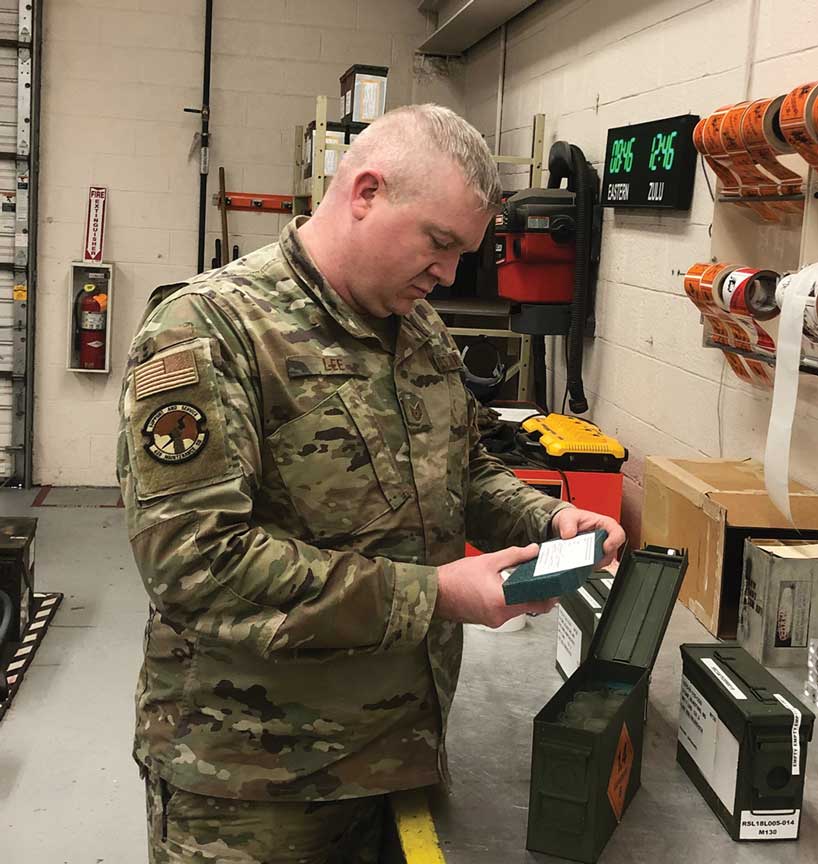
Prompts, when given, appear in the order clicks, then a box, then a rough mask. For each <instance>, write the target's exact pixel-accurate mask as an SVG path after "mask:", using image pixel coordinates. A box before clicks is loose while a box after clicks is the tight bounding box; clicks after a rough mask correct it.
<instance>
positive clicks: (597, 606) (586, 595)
mask: <svg viewBox="0 0 818 864" xmlns="http://www.w3.org/2000/svg"><path fill="white" fill-rule="evenodd" d="M577 594H579V596H580V597H582V599H583V600H584V601H585V602H586V603H587V604H588V605H589V606H590V607H591V609H601V608H602V604H601V603H597V601H596V600H594V598H593V597H592V596H591V593H590V592H589V591H588V589H587V588H577Z"/></svg>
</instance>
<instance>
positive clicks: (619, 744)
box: [526, 546, 687, 864]
mask: <svg viewBox="0 0 818 864" xmlns="http://www.w3.org/2000/svg"><path fill="white" fill-rule="evenodd" d="M686 568H687V554H686V553H679V552H678V551H677V550H674V549H667V548H664V547H662V548H659V547H654V546H648V547H647V548H645V549H642V550H640V551H635V552H627V553H626V554H625V557H624V558H623V560H622V563H621V565H620V567H619V571H618V573H617V576H616V578H615V579H614V582H613V586H612V587H611V589H610V596H609V598H608V602H607V603H606V604H605V608H604V610H603V612H602V617H601V619H600V621H599V624H598V626H597V629H596V633H595V634H594V637H593V640H592V642H591V646H590V651H589V654H588V658H587V659H586V660H585V662H583V663H582V664H581V665H580V667H579V669H577V671H576V672H575V673H574V674H573V675H572V676H571V677H570V678H569V679H568V680H567V681H566V682H565V684H563V686H562V687H561V688H560V689H559V690H558V691H557V693H556V695H555V696H554V697H553V698H552V699H551V700H550V701H549V702H548V704H547V705H546V706H545V707H544V708H543V709H542V711H540V713H539V714H538V715H537V716H536V717H535V718H534V745H533V752H532V760H531V791H530V796H529V809H528V840H527V843H526V846H527V848H528V849H530V850H531V851H534V852H545V853H547V854H549V855H558V856H560V857H563V858H570V859H572V860H575V861H584V862H587V864H593V862H595V861H596V860H597V859H598V858H599V855H600V854H601V852H602V850H603V848H604V847H605V844H606V843H607V842H608V839H609V838H610V836H611V834H612V833H613V832H614V830H615V829H616V826H617V824H618V823H619V821H620V820H621V819H622V816H623V814H624V813H625V811H626V810H627V808H628V805H629V804H630V802H631V800H632V799H633V796H634V795H635V794H636V791H637V789H638V788H639V785H640V780H641V768H642V741H643V734H644V724H645V715H646V711H647V694H648V679H649V677H650V672H651V669H652V668H653V664H654V662H655V661H656V655H657V654H658V653H659V646H660V645H661V642H662V639H663V637H664V634H665V630H666V629H667V624H668V621H669V620H670V615H671V612H672V611H673V604H674V603H675V602H676V597H677V596H678V593H679V588H680V587H681V584H682V579H683V578H684V573H685V570H686ZM588 703H593V704H592V707H587V706H588Z"/></svg>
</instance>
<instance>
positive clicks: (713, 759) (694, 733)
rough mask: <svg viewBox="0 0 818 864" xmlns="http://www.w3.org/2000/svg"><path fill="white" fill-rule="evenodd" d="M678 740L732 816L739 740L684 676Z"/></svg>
mask: <svg viewBox="0 0 818 864" xmlns="http://www.w3.org/2000/svg"><path fill="white" fill-rule="evenodd" d="M679 743H680V744H681V745H682V747H684V749H685V750H687V752H688V754H689V755H690V758H691V759H692V760H693V761H694V762H695V763H696V766H697V767H698V769H699V771H701V772H702V776H703V777H704V779H705V781H706V782H707V784H708V785H709V786H710V787H711V788H712V789H713V791H714V792H715V793H716V795H718V796H719V800H720V801H721V803H722V804H724V806H725V807H726V808H727V810H728V811H729V813H730V815H732V814H733V810H734V807H735V801H736V780H737V778H738V754H739V746H738V741H737V740H736V739H735V737H734V736H733V733H732V732H731V731H730V730H729V729H728V728H727V727H726V726H725V725H724V723H722V721H721V720H720V719H719V715H718V714H717V713H716V712H715V710H714V709H713V706H712V705H711V704H710V703H709V702H708V701H707V700H706V699H705V698H704V696H702V694H701V693H700V692H699V691H698V689H697V688H696V687H695V686H694V685H693V684H692V683H691V682H690V681H689V680H688V679H687V678H685V677H683V678H682V691H681V699H680V702H679Z"/></svg>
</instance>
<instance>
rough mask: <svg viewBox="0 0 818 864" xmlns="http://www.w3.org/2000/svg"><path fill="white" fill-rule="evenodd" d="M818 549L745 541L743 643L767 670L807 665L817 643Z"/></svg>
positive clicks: (799, 543)
mask: <svg viewBox="0 0 818 864" xmlns="http://www.w3.org/2000/svg"><path fill="white" fill-rule="evenodd" d="M816 594H818V543H805V542H804V541H802V540H775V539H769V540H752V539H751V540H746V541H745V543H744V570H743V572H742V575H741V607H740V610H739V620H738V641H739V643H740V644H741V646H742V648H744V649H745V651H747V653H748V654H750V656H752V657H755V659H756V660H758V662H759V663H762V664H763V665H764V666H801V667H804V666H806V664H807V650H808V645H809V640H810V639H811V638H815V637H818V603H816V602H815V600H814V598H815V595H816Z"/></svg>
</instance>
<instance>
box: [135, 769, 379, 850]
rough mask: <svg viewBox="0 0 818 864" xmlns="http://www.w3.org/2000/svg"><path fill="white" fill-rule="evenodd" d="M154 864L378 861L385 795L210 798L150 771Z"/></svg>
mask: <svg viewBox="0 0 818 864" xmlns="http://www.w3.org/2000/svg"><path fill="white" fill-rule="evenodd" d="M145 784H146V792H147V815H148V850H149V862H150V864H194V862H195V864H200V862H208V864H222V862H224V864H377V862H378V861H379V860H380V846H381V836H382V828H383V820H384V816H385V813H386V810H387V808H386V799H385V797H383V796H375V797H372V798H354V799H350V800H347V801H331V802H309V801H304V802H294V803H291V802H265V801H235V800H232V799H227V798H208V797H205V796H203V795H194V794H193V793H192V792H186V791H185V790H183V789H177V788H175V787H173V786H170V785H169V784H167V783H166V782H165V781H164V780H161V779H159V778H158V777H155V776H153V775H149V776H148V777H147V778H146V780H145Z"/></svg>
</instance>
